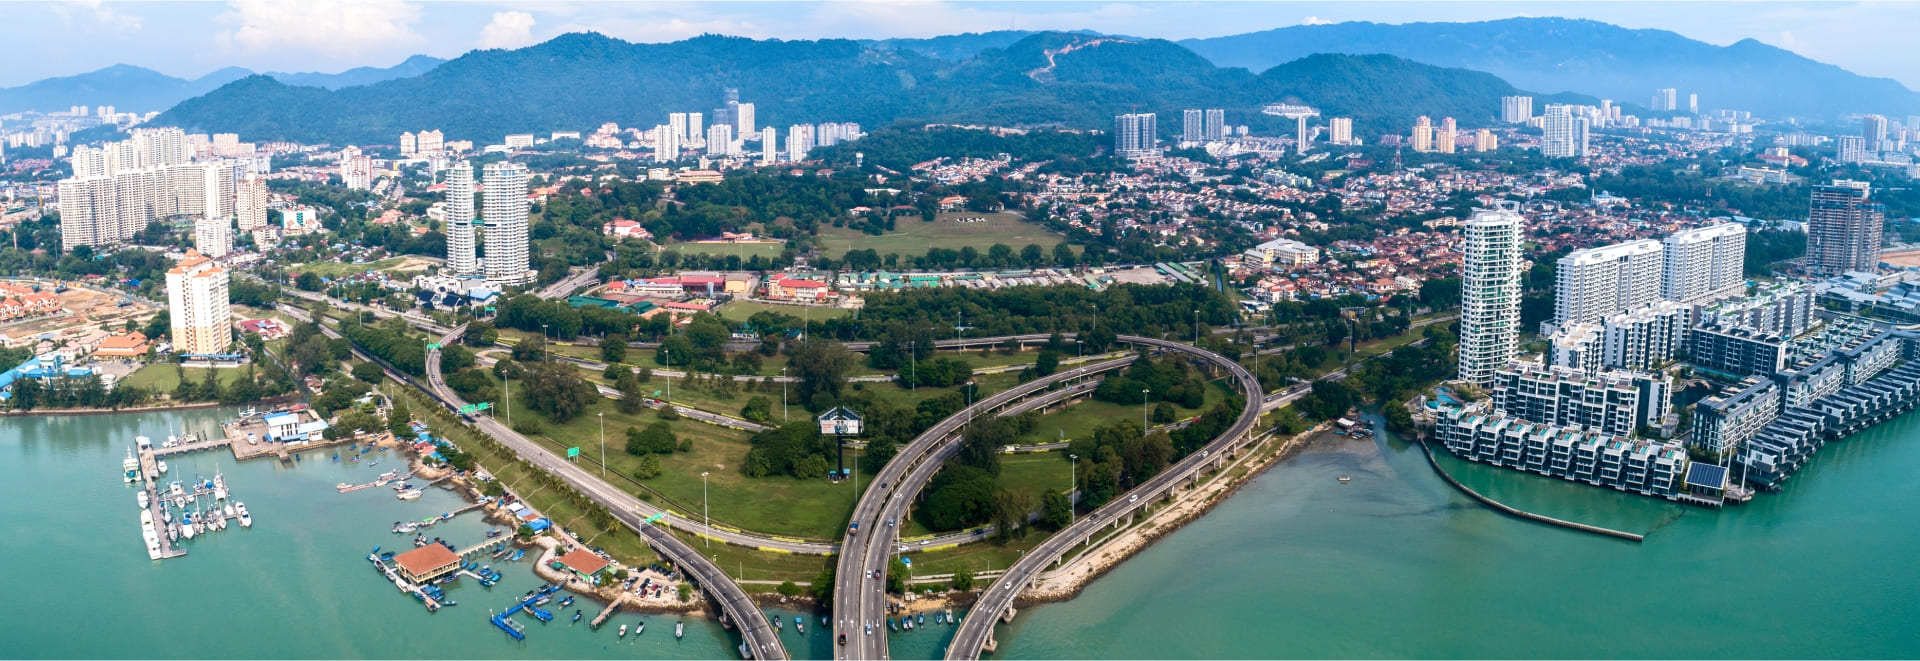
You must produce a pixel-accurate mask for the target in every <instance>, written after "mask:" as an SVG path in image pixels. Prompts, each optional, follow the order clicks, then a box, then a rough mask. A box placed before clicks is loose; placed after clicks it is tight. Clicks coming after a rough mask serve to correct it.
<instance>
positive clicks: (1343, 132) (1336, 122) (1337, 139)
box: [1327, 117, 1353, 145]
mask: <svg viewBox="0 0 1920 661" xmlns="http://www.w3.org/2000/svg"><path fill="white" fill-rule="evenodd" d="M1327 141H1328V142H1331V143H1333V144H1336V145H1346V144H1352V143H1353V118H1352V117H1335V118H1333V119H1329V120H1327Z"/></svg>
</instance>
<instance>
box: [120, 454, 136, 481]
mask: <svg viewBox="0 0 1920 661" xmlns="http://www.w3.org/2000/svg"><path fill="white" fill-rule="evenodd" d="M120 472H121V473H122V475H121V477H122V478H124V479H125V480H126V481H128V482H138V481H140V460H139V459H135V458H133V448H127V458H126V459H124V460H122V461H121V462H120Z"/></svg>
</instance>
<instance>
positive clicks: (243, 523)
mask: <svg viewBox="0 0 1920 661" xmlns="http://www.w3.org/2000/svg"><path fill="white" fill-rule="evenodd" d="M233 511H234V512H236V513H237V514H238V515H239V517H240V527H242V528H252V527H253V517H252V516H251V515H248V514H247V504H246V503H243V502H240V501H237V500H236V501H233Z"/></svg>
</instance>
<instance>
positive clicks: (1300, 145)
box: [1293, 115, 1313, 154]
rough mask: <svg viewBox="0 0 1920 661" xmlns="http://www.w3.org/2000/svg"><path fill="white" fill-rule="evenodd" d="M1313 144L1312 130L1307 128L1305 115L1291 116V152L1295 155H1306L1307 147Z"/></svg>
mask: <svg viewBox="0 0 1920 661" xmlns="http://www.w3.org/2000/svg"><path fill="white" fill-rule="evenodd" d="M1312 144H1313V130H1312V129H1311V128H1308V127H1307V116H1306V115H1294V116H1293V151H1294V153H1296V154H1305V153H1307V147H1308V146H1310V145H1312Z"/></svg>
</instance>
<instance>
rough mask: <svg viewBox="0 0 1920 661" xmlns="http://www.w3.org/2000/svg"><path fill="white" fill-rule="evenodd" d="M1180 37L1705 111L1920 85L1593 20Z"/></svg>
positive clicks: (1786, 108) (1856, 99)
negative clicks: (1667, 95)
mask: <svg viewBox="0 0 1920 661" xmlns="http://www.w3.org/2000/svg"><path fill="white" fill-rule="evenodd" d="M1180 44H1181V45H1182V46H1185V47H1187V48H1191V49H1193V50H1194V52H1197V53H1199V54H1201V55H1204V56H1206V57H1207V58H1208V59H1209V60H1211V61H1212V62H1214V63H1215V64H1218V65H1221V66H1238V67H1247V68H1249V69H1254V70H1260V69H1264V68H1267V67H1270V66H1274V65H1276V64H1279V63H1282V62H1287V61H1291V60H1294V59H1298V58H1301V57H1305V56H1308V55H1311V54H1315V53H1357V54H1364V53H1386V54H1390V55H1395V56H1398V57H1404V58H1408V59H1411V60H1413V61H1416V62H1425V63H1428V64H1434V65H1438V66H1445V67H1465V68H1468V69H1473V70H1475V71H1485V72H1488V73H1492V74H1494V75H1497V76H1500V77H1501V78H1503V79H1505V80H1508V81H1510V82H1512V83H1513V84H1515V85H1518V86H1521V87H1524V88H1528V89H1533V90H1536V91H1542V92H1558V91H1562V90H1571V91H1575V92H1579V93H1582V94H1590V95H1595V96H1602V97H1609V98H1612V99H1613V100H1614V101H1616V102H1626V103H1629V104H1633V105H1642V106H1644V105H1646V104H1647V102H1648V99H1649V98H1650V97H1651V96H1652V95H1653V91H1654V90H1656V89H1660V88H1664V87H1672V88H1677V89H1678V90H1679V93H1680V101H1681V104H1682V105H1683V106H1684V105H1685V103H1686V98H1687V95H1688V94H1699V95H1700V105H1701V109H1702V110H1715V109H1734V110H1751V111H1753V112H1755V113H1759V114H1761V115H1764V116H1767V117H1770V118H1775V119H1778V118H1784V117H1789V116H1798V117H1811V118H1816V119H1836V118H1839V117H1840V116H1842V115H1845V114H1847V113H1856V112H1880V113H1888V114H1893V115H1907V114H1911V113H1915V112H1920V94H1916V93H1914V92H1913V91H1912V90H1909V89H1907V88H1906V87H1905V86H1902V85H1901V84H1900V83H1899V82H1897V81H1894V80H1890V79H1886V78H1872V77H1868V76H1862V75H1859V74H1855V73H1853V72H1850V71H1847V70H1845V69H1841V68H1840V67H1837V66H1833V65H1831V64H1825V63H1822V62H1817V61H1814V60H1812V59H1808V58H1806V57H1802V56H1800V55H1798V54H1795V53H1793V52H1792V51H1788V50H1784V49H1780V48H1775V47H1773V46H1769V45H1767V44H1763V43H1760V42H1758V41H1755V40H1752V39H1744V40H1741V41H1738V42H1735V43H1733V44H1729V45H1726V46H1717V45H1714V44H1710V43H1706V42H1702V41H1696V40H1693V39H1689V38H1687V37H1684V36H1681V35H1679V34H1675V33H1673V32H1668V31H1665V30H1635V29H1628V28H1623V27H1620V26H1617V25H1610V24H1607V23H1602V22H1599V21H1590V20H1577V19H1567V18H1510V19H1502V20H1497V21H1482V22H1471V23H1405V24H1399V25H1390V24H1383V23H1368V22H1349V23H1334V24H1325V25H1296V26H1292V27H1284V28H1278V29H1274V30H1265V31H1261V32H1251V33H1247V34H1239V35H1233V36H1227V37H1211V38H1206V39H1188V40H1185V41H1182V42H1180ZM1534 107H1535V109H1536V111H1537V109H1538V108H1539V105H1538V104H1536V105H1535V106H1534Z"/></svg>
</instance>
